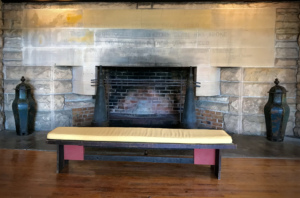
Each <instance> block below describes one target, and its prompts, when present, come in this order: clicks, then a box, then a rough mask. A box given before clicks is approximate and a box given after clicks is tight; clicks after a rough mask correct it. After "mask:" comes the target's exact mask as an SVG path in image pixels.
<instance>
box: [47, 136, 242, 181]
mask: <svg viewBox="0 0 300 198" xmlns="http://www.w3.org/2000/svg"><path fill="white" fill-rule="evenodd" d="M47 143H49V144H57V173H60V172H61V171H62V170H63V168H64V167H65V165H66V164H68V162H69V160H70V159H66V158H65V156H64V155H65V154H64V153H65V151H66V149H65V146H66V145H76V146H81V147H82V148H83V149H84V147H101V148H139V149H190V150H194V158H176V159H175V160H174V158H173V161H172V160H165V159H166V157H150V156H103V157H100V158H98V159H97V160H102V161H135V162H162V163H189V164H201V163H195V157H196V156H195V155H198V154H197V152H196V151H197V150H200V149H201V150H202V149H206V150H205V151H207V150H208V149H210V150H212V149H213V150H214V151H213V154H214V155H213V156H212V157H213V158H214V160H213V163H210V164H206V165H211V167H212V170H213V172H214V174H215V176H216V177H217V178H218V179H221V161H222V158H221V149H236V147H237V146H236V144H175V143H131V142H101V141H75V140H52V139H47ZM210 153H211V152H210ZM84 159H85V160H87V159H89V157H88V156H86V155H84V154H83V159H82V160H84ZM169 159H170V158H169Z"/></svg>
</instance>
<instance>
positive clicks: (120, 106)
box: [103, 66, 189, 128]
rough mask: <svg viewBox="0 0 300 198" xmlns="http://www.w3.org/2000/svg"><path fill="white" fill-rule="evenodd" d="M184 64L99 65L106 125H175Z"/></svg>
mask: <svg viewBox="0 0 300 198" xmlns="http://www.w3.org/2000/svg"><path fill="white" fill-rule="evenodd" d="M188 73H189V68H187V67H164V68H162V67H112V66H107V67H103V74H104V83H105V88H106V97H107V104H108V109H109V111H108V112H109V115H108V117H109V123H110V126H122V127H126V126H132V127H168V128H178V127H179V126H180V120H181V116H182V110H183V106H184V97H185V91H186V85H185V84H186V80H187V76H188Z"/></svg>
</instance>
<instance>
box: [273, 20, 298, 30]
mask: <svg viewBox="0 0 300 198" xmlns="http://www.w3.org/2000/svg"><path fill="white" fill-rule="evenodd" d="M276 29H299V21H297V22H289V21H284V22H276Z"/></svg>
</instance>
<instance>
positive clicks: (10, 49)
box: [0, 3, 300, 136]
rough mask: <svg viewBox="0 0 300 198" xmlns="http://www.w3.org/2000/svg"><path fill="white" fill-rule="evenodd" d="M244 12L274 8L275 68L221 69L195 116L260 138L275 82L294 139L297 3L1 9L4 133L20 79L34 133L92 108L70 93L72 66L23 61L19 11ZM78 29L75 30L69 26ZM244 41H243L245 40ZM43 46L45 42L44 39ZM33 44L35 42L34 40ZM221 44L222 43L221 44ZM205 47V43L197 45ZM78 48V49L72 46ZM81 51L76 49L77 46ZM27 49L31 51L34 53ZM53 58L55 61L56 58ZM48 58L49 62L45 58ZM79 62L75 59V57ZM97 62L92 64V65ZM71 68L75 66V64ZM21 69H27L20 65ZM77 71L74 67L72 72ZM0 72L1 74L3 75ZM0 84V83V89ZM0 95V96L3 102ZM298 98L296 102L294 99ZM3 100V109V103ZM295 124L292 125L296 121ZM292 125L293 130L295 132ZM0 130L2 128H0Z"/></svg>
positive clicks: (9, 123)
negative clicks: (30, 95) (212, 115)
mask: <svg viewBox="0 0 300 198" xmlns="http://www.w3.org/2000/svg"><path fill="white" fill-rule="evenodd" d="M91 8H92V9H100V10H101V9H124V10H130V9H136V8H146V9H181V10H186V9H202V10H203V9H205V10H217V9H245V8H246V9H249V10H250V11H251V10H253V11H255V10H257V9H264V8H266V9H267V8H271V9H275V12H276V17H275V21H274V24H275V33H274V34H275V35H270V36H274V38H275V43H274V53H275V54H274V65H271V67H261V65H254V66H249V67H242V65H241V67H235V68H232V67H231V68H230V67H222V68H221V69H220V95H218V96H201V97H197V98H196V100H197V109H198V112H205V110H207V111H209V112H210V111H213V112H220V114H221V115H223V122H224V126H223V127H224V128H225V130H227V131H228V132H233V133H240V134H252V135H265V132H266V129H265V121H264V115H263V107H264V105H265V104H266V102H267V98H268V93H267V92H268V90H269V89H270V88H271V87H272V86H273V85H274V83H273V81H274V79H275V78H276V77H277V78H279V80H280V82H281V85H282V86H284V87H285V88H286V89H287V90H288V95H287V100H288V104H289V106H290V109H291V113H290V117H289V122H288V127H287V130H286V134H287V135H289V136H299V128H300V125H299V123H300V122H299V118H298V117H300V114H299V113H298V112H297V114H296V115H297V118H295V113H296V111H297V109H298V110H300V108H298V106H299V105H298V106H297V108H296V105H297V104H298V101H299V100H298V95H299V93H298V92H299V91H297V88H298V87H297V86H296V85H297V82H299V77H298V76H299V75H297V70H298V58H299V47H298V43H297V38H298V34H299V18H298V15H299V3H239V4H230V3H223V4H218V3H205V4H202V3H186V4H174V3H150V4H143V5H140V6H137V4H136V3H63V4H59V3H19V4H3V5H2V11H3V14H2V15H1V16H3V17H2V19H1V20H2V21H3V25H2V31H3V33H2V34H1V35H2V37H3V45H2V42H1V48H2V46H3V51H1V56H0V58H1V59H2V60H3V61H2V62H3V67H2V63H1V65H0V69H1V71H2V72H1V75H0V80H1V82H2V81H3V80H2V79H4V93H3V94H2V92H3V89H2V88H1V87H0V88H1V89H0V92H1V93H0V110H1V112H0V121H1V123H3V121H4V114H5V128H6V129H14V120H13V115H12V111H11V103H12V101H13V99H14V88H15V86H16V85H17V84H18V83H19V82H20V81H19V79H20V77H21V76H22V75H23V76H25V78H26V79H27V80H28V82H29V83H30V84H31V85H32V87H33V88H34V97H35V100H36V101H37V104H38V114H37V118H36V130H38V131H39V130H51V129H53V128H55V127H57V126H71V125H72V109H75V108H84V107H93V106H94V101H93V99H92V96H86V95H79V94H74V93H73V89H72V87H73V86H74V83H75V80H78V79H74V76H73V75H72V71H73V70H74V68H75V67H71V66H68V65H67V66H60V67H56V66H55V65H54V64H53V65H46V64H42V63H43V60H41V57H45V56H46V55H47V54H44V55H43V56H40V57H38V56H36V57H35V56H33V59H34V60H35V61H36V62H39V63H41V64H40V65H37V64H32V65H30V63H28V62H26V64H24V63H25V62H24V57H26V56H27V54H24V52H27V51H26V50H27V48H26V49H25V46H28V43H26V39H25V38H27V37H26V34H25V32H26V29H24V28H23V27H24V26H23V24H22V18H23V13H24V10H27V11H28V10H35V9H45V10H47V9H53V10H56V9H57V10H60V9H77V10H85V9H91ZM71 29H79V30H80V27H72V28H71ZM36 30H39V31H41V30H44V31H45V34H44V35H46V38H50V37H51V35H49V36H50V37H47V35H48V34H47V27H45V28H37V29H36ZM245 39H247V38H245ZM45 41H47V39H46V40H45ZM37 42H40V41H39V40H37ZM220 42H221V41H220ZM202 44H205V43H202ZM75 47H78V46H75ZM79 47H80V46H79ZM38 49H39V48H38V47H32V50H38ZM55 55H56V56H55ZM51 56H52V58H51V59H50V60H55V58H56V57H57V58H59V59H62V58H65V59H70V60H72V57H73V59H74V56H72V53H67V51H63V50H58V51H57V53H54V55H53V54H52V55H51ZM47 58H49V57H47ZM76 58H78V57H76ZM96 63H97V62H96ZM74 64H75V63H74ZM25 65H26V66H25ZM76 68H77V67H76ZM2 73H3V75H2ZM1 84H2V83H0V86H1ZM2 96H3V97H2ZM296 97H297V98H296ZM2 98H4V105H2V104H3V99H2ZM295 120H296V121H295ZM295 123H296V128H294V127H295ZM1 126H2V128H3V126H4V125H3V124H1Z"/></svg>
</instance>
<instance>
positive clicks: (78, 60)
mask: <svg viewBox="0 0 300 198" xmlns="http://www.w3.org/2000/svg"><path fill="white" fill-rule="evenodd" d="M23 65H24V66H53V65H56V66H79V65H83V61H82V51H81V49H77V48H76V49H75V48H73V49H70V48H64V49H60V48H57V49H52V48H39V49H35V48H25V49H24V59H23Z"/></svg>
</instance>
